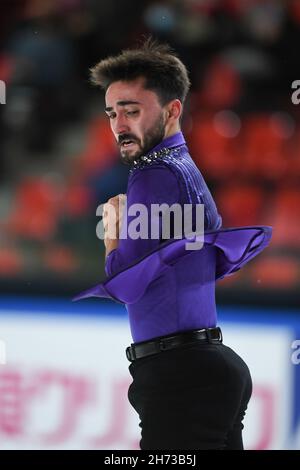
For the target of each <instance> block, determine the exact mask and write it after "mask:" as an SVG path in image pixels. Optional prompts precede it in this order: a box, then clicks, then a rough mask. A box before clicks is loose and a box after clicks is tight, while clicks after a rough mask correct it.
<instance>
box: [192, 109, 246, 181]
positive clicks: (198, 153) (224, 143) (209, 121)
mask: <svg viewBox="0 0 300 470" xmlns="http://www.w3.org/2000/svg"><path fill="white" fill-rule="evenodd" d="M188 144H189V147H190V150H191V154H192V156H193V159H194V161H195V163H196V164H197V166H198V167H199V169H200V171H203V172H204V173H205V175H206V176H207V177H209V178H213V179H216V180H220V179H224V178H226V177H230V176H232V175H233V174H234V173H238V172H239V165H240V152H239V139H238V137H226V136H225V135H224V134H223V135H222V134H221V133H220V132H218V130H217V128H216V126H215V123H214V115H210V114H208V115H199V116H197V117H196V116H195V117H194V119H193V126H192V129H191V132H190V133H189V139H188Z"/></svg>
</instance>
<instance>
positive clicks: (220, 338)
mask: <svg viewBox="0 0 300 470" xmlns="http://www.w3.org/2000/svg"><path fill="white" fill-rule="evenodd" d="M218 330H219V341H220V343H223V333H222V330H221V328H220V327H219V326H218Z"/></svg>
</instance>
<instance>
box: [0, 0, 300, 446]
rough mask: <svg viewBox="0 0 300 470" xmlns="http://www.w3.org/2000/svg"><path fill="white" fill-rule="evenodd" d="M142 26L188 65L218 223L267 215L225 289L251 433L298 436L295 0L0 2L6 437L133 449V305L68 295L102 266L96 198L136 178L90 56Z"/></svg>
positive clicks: (195, 146)
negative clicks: (255, 252) (253, 254)
mask: <svg viewBox="0 0 300 470" xmlns="http://www.w3.org/2000/svg"><path fill="white" fill-rule="evenodd" d="M148 34H152V35H153V36H154V37H155V38H157V39H159V40H161V41H166V42H168V43H169V44H170V45H171V46H173V48H174V49H175V50H176V51H177V53H178V55H179V57H180V58H181V59H182V60H183V61H184V63H185V64H186V65H187V67H188V69H189V71H190V77H191V81H192V89H191V93H190V95H189V98H188V100H187V103H186V107H185V115H184V120H183V131H184V134H185V137H186V139H187V142H188V145H189V148H190V151H191V155H192V157H193V159H194V161H195V162H196V164H197V165H198V167H199V169H200V170H201V172H202V173H203V175H204V177H205V179H206V181H207V183H208V185H209V187H210V189H211V191H212V193H213V195H214V197H215V200H216V202H217V205H218V209H219V212H220V213H221V215H222V217H223V226H224V227H234V226H245V225H259V224H262V225H271V226H272V227H273V230H274V234H273V239H272V242H271V245H270V247H269V248H268V249H267V250H265V252H264V253H262V254H261V255H260V256H259V257H258V258H257V259H255V260H254V261H252V262H251V263H249V265H247V266H246V267H244V268H243V269H242V270H241V271H239V272H238V273H236V274H235V275H233V276H231V277H229V278H227V279H226V280H223V281H221V282H220V283H219V284H218V288H217V300H218V305H219V312H220V320H221V323H222V322H223V325H224V330H225V331H226V330H227V335H228V336H227V337H228V341H227V342H228V344H229V343H230V344H231V345H233V346H235V347H236V349H237V350H238V351H240V352H241V354H242V355H243V357H244V358H245V359H246V362H248V363H250V364H251V365H252V367H250V368H251V370H252V375H253V378H254V383H255V388H254V395H253V396H254V398H253V400H252V404H251V409H250V410H249V417H248V418H247V419H248V425H247V426H246V428H247V429H246V431H245V432H247V433H248V434H247V435H246V445H247V446H248V448H266V449H267V448H297V447H300V427H299V423H300V366H298V368H297V359H298V356H297V346H299V345H300V315H299V314H300V301H299V290H300V276H299V273H300V218H299V213H300V210H299V208H300V185H299V181H300V105H299V106H297V104H295V103H293V101H294V100H293V101H292V94H293V93H294V91H295V90H293V89H292V83H293V82H294V81H295V80H297V79H299V80H300V59H299V51H298V49H297V47H298V44H299V43H300V2H299V1H298V0H248V1H241V0H165V1H153V0H152V1H150V0H149V1H146V0H143V1H141V0H140V1H136V0H130V1H128V0H127V1H126V2H125V1H123V0H118V1H116V0H111V1H110V2H105V1H104V0H1V16H0V80H2V81H3V82H4V83H5V85H6V97H5V98H6V99H5V103H4V100H3V99H2V102H3V103H2V102H1V104H0V292H1V294H0V355H1V350H2V352H3V351H5V353H6V365H4V364H3V365H0V447H1V448H112V449H113V448H115V449H118V448H135V447H136V446H137V442H138V429H137V428H138V424H137V421H136V417H135V416H134V415H133V414H132V413H131V410H129V409H128V407H129V405H128V404H127V402H126V387H127V386H128V383H129V378H128V377H127V375H126V373H127V370H126V367H127V363H126V360H125V359H124V357H123V356H124V348H125V347H126V345H127V343H129V342H130V335H129V329H128V325H127V319H126V315H125V309H123V307H121V306H120V305H116V304H110V303H108V302H104V301H100V300H99V301H97V302H94V301H88V302H82V303H80V304H72V303H71V298H72V296H73V295H75V294H76V293H78V292H79V291H80V290H83V289H85V288H86V287H89V286H90V285H93V284H96V283H98V282H100V281H101V280H102V279H104V277H105V273H104V246H103V242H102V241H101V240H98V239H97V237H96V225H97V223H98V222H99V218H98V217H96V208H97V206H98V205H99V204H100V203H104V202H106V201H107V199H108V198H109V197H111V196H114V195H116V194H118V193H125V192H126V185H127V178H128V168H127V167H126V166H125V165H122V164H121V163H120V162H119V154H118V150H117V147H116V145H115V143H114V140H113V137H112V135H111V132H110V129H109V123H108V121H107V118H106V116H105V115H104V111H103V109H104V100H103V94H102V92H101V91H100V90H98V89H96V88H94V87H92V86H91V85H90V84H89V68H90V67H91V66H93V65H94V64H95V63H96V62H98V61H99V60H101V59H102V58H104V57H107V56H108V55H111V54H116V53H118V52H119V51H120V50H121V49H124V48H126V47H130V46H134V45H136V44H138V43H139V42H140V41H141V40H142V39H143V36H144V35H148ZM221 326H222V324H221ZM297 337H298V338H299V345H298V343H297ZM229 340H230V341H229ZM1 341H2V343H1ZM295 341H296V343H295ZM1 344H2V349H1ZM293 351H294V356H292V354H293ZM3 356H4V354H2V357H3ZM292 357H293V359H292ZM299 357H300V354H299ZM2 362H3V363H4V362H5V361H4V359H3V360H2ZM299 362H300V360H299ZM0 364H1V357H0ZM87 436H89V437H87ZM91 436H94V437H91Z"/></svg>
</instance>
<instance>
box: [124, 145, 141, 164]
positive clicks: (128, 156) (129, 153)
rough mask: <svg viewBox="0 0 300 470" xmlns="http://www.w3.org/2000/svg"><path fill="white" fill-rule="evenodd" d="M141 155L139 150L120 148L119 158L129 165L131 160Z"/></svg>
mask: <svg viewBox="0 0 300 470" xmlns="http://www.w3.org/2000/svg"><path fill="white" fill-rule="evenodd" d="M141 156H142V152H141V150H138V151H136V150H135V151H134V150H133V149H132V150H121V160H122V162H124V163H126V164H128V165H130V164H131V163H132V162H133V160H136V159H137V158H139V157H141Z"/></svg>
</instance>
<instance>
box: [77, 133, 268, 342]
mask: <svg viewBox="0 0 300 470" xmlns="http://www.w3.org/2000/svg"><path fill="white" fill-rule="evenodd" d="M136 203H139V204H144V205H145V206H146V207H147V208H148V209H149V212H148V213H149V214H150V213H151V209H150V206H151V204H163V203H166V204H168V205H170V206H171V205H172V204H174V203H179V204H180V205H181V206H183V205H184V204H193V206H194V205H195V204H204V221H205V233H204V235H203V236H200V235H199V236H195V235H194V236H193V237H192V238H191V239H190V238H189V239H188V240H187V239H186V238H185V237H183V238H181V239H170V240H167V241H166V240H163V239H161V238H160V239H151V238H150V239H142V238H139V239H136V240H133V239H130V238H123V239H122V238H120V240H119V246H118V248H117V249H115V250H113V251H111V252H110V254H109V255H108V256H107V258H106V263H105V270H106V274H107V276H108V277H107V279H106V280H104V281H103V282H102V283H101V284H98V285H96V286H94V287H92V288H90V289H88V290H86V291H85V292H83V293H81V294H79V295H78V296H76V297H75V299H74V300H79V299H84V298H87V297H103V298H110V299H113V300H115V301H117V302H121V303H124V304H125V305H126V308H127V311H128V315H129V320H130V327H131V332H132V337H133V341H134V342H141V341H145V340H148V339H151V338H155V337H158V336H164V335H169V334H171V333H174V334H176V333H178V332H182V331H185V330H194V329H201V328H208V327H214V326H215V325H216V322H217V315H216V305H215V281H216V280H217V279H220V278H222V277H224V276H227V275H229V274H231V273H233V272H235V271H237V270H238V269H240V268H241V267H242V266H243V265H244V264H246V263H247V262H248V261H249V260H250V259H252V258H253V257H254V256H256V255H257V254H258V253H259V252H261V251H262V250H263V249H264V248H265V247H266V246H267V244H268V243H269V241H270V238H271V233H272V229H271V228H270V227H261V226H259V227H240V228H232V229H221V228H220V227H221V217H220V216H219V214H218V212H217V209H216V206H215V203H214V200H213V198H212V196H211V194H210V192H209V189H208V188H207V186H206V183H205V181H204V179H203V177H202V175H201V173H200V171H199V169H198V168H197V166H196V165H195V163H194V161H193V160H192V158H191V157H190V155H189V152H188V148H187V146H186V143H185V141H184V137H183V135H182V133H181V132H179V133H177V134H175V135H173V136H171V137H168V138H166V139H164V140H163V141H162V142H161V143H160V144H159V145H158V146H156V147H155V148H153V149H152V150H151V151H150V152H149V153H148V154H147V155H145V156H143V157H141V158H140V159H139V160H137V161H135V162H133V166H132V167H131V170H130V176H129V180H128V187H127V213H126V214H125V215H124V217H126V218H127V219H126V222H127V223H126V224H124V223H123V225H122V230H123V229H124V230H127V227H128V225H129V224H130V222H131V220H133V216H130V215H128V209H129V208H130V206H131V205H133V204H136ZM157 223H158V224H159V227H160V231H161V225H160V220H157ZM197 240H201V241H202V242H204V246H203V248H202V249H200V250H187V249H186V247H185V244H186V242H187V241H189V242H192V241H197Z"/></svg>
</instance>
